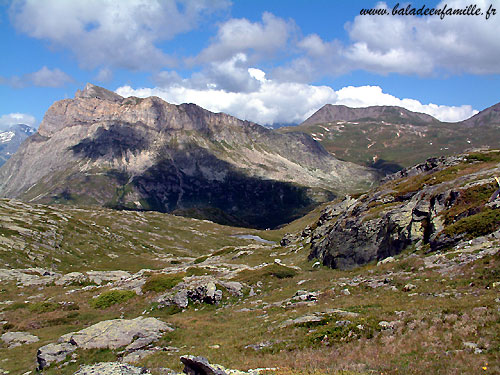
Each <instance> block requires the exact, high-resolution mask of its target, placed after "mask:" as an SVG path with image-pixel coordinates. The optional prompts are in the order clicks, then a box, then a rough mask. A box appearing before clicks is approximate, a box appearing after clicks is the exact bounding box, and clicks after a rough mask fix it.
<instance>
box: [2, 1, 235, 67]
mask: <svg viewBox="0 0 500 375" xmlns="http://www.w3.org/2000/svg"><path fill="white" fill-rule="evenodd" d="M229 4H230V3H229V1H227V0H183V1H176V0H148V1H144V0H127V1H123V0H71V1H60V0H16V1H14V2H13V4H12V6H11V8H10V18H11V21H12V23H13V24H14V26H15V27H16V29H17V30H18V31H21V32H23V33H25V34H27V35H29V36H31V37H33V38H37V39H42V40H47V41H49V42H50V43H51V44H52V45H53V46H55V47H62V48H65V49H68V50H70V51H72V53H73V54H74V55H75V56H76V57H77V59H78V61H79V63H80V65H81V66H83V67H85V68H89V69H93V68H96V67H98V66H100V65H106V66H113V67H119V68H125V69H131V70H147V69H150V68H158V67H162V66H169V65H172V64H174V59H173V58H172V57H171V56H168V55H167V54H166V53H164V52H163V51H162V50H161V49H160V48H159V47H158V46H157V45H158V43H159V42H161V41H165V40H171V39H172V38H174V37H175V36H176V35H178V34H181V33H184V32H187V31H190V30H192V29H194V28H196V27H197V25H198V23H199V22H200V19H202V17H203V16H205V15H207V14H209V13H211V12H214V11H216V10H218V9H223V8H226V7H228V6H229Z"/></svg>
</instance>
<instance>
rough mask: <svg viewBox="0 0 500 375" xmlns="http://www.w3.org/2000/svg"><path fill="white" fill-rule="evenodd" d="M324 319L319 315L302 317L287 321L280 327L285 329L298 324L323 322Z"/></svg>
mask: <svg viewBox="0 0 500 375" xmlns="http://www.w3.org/2000/svg"><path fill="white" fill-rule="evenodd" d="M322 320H323V318H322V317H321V316H318V315H304V316H300V317H298V318H296V319H287V320H285V321H284V322H283V323H281V324H280V325H279V328H285V327H289V326H293V325H297V324H306V323H314V322H321V321H322Z"/></svg>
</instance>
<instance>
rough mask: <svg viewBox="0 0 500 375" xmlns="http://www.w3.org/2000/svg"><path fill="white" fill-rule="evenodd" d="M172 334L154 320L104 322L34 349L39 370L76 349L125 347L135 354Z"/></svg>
mask: <svg viewBox="0 0 500 375" xmlns="http://www.w3.org/2000/svg"><path fill="white" fill-rule="evenodd" d="M169 331H173V328H172V327H170V326H169V325H168V324H167V323H165V322H162V321H161V320H159V319H156V318H144V317H142V316H141V317H138V318H135V319H114V320H105V321H102V322H99V323H97V324H94V325H93V326H90V327H88V328H85V329H82V330H81V331H78V332H71V333H67V334H66V335H63V336H61V337H60V338H59V340H58V341H57V343H52V344H48V345H45V346H42V347H41V348H40V349H38V353H37V361H38V367H39V368H40V369H43V368H45V367H47V366H49V365H50V364H52V363H57V362H61V361H63V360H64V359H65V358H66V356H67V355H68V354H70V353H72V352H73V351H75V350H76V349H104V348H109V349H116V348H121V347H126V349H127V350H129V351H134V350H139V349H142V348H144V347H146V346H147V345H149V344H151V343H152V342H153V341H156V340H158V339H159V338H160V337H161V336H162V334H163V333H164V332H169Z"/></svg>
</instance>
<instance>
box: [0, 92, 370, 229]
mask: <svg viewBox="0 0 500 375" xmlns="http://www.w3.org/2000/svg"><path fill="white" fill-rule="evenodd" d="M377 178H378V176H377V175H376V173H374V172H373V171H372V170H369V169H367V168H364V167H360V166H357V165H354V164H352V163H345V162H341V161H339V160H337V159H336V158H334V157H332V156H331V154H329V153H328V152H327V151H325V149H324V148H323V147H322V146H321V145H320V144H319V143H317V142H316V141H314V140H313V139H312V138H311V137H310V136H308V135H305V134H303V133H296V134H281V133H278V132H276V131H273V130H270V129H266V128H264V127H262V126H260V125H257V124H254V123H251V122H248V121H242V120H239V119H237V118H235V117H232V116H229V115H227V114H224V113H212V112H209V111H207V110H205V109H203V108H201V107H198V106H196V105H194V104H182V105H172V104H169V103H166V102H164V101H163V100H161V99H159V98H157V97H150V98H146V99H140V98H134V97H131V98H122V97H121V96H119V95H117V94H115V93H113V92H111V91H108V90H106V89H103V88H101V87H97V86H94V85H91V84H88V85H87V86H86V88H85V89H84V90H83V91H78V92H77V94H76V96H75V98H74V99H65V100H61V101H59V102H56V103H54V104H53V105H52V106H51V107H50V108H49V110H48V111H47V113H46V115H45V117H44V119H43V121H42V123H41V125H40V127H39V130H38V133H37V134H35V135H34V136H33V137H31V138H30V139H29V140H28V141H27V142H25V144H23V146H22V147H21V148H20V149H19V150H18V152H17V153H16V154H15V155H14V156H13V157H12V158H11V159H10V160H9V161H8V162H7V163H6V164H5V165H4V167H3V168H2V169H0V193H1V194H2V195H3V196H6V197H17V198H22V199H25V200H29V201H34V202H41V203H51V202H56V203H66V202H67V203H72V204H94V205H105V206H109V207H115V208H129V209H146V210H157V211H162V212H174V213H179V214H183V215H189V216H193V217H198V218H208V219H210V220H214V221H217V222H221V223H227V224H237V225H244V226H252V227H272V226H276V225H279V224H282V223H284V222H287V221H289V220H291V219H293V218H295V217H297V216H298V215H300V214H301V213H303V212H305V211H306V210H307V209H308V208H309V207H310V206H312V205H314V204H316V203H317V202H321V201H325V200H327V199H330V198H331V197H332V196H333V195H334V194H337V193H345V192H348V191H356V190H359V189H365V188H366V187H367V186H370V185H371V184H373V183H374V182H376V180H377Z"/></svg>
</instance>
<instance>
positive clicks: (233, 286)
mask: <svg viewBox="0 0 500 375" xmlns="http://www.w3.org/2000/svg"><path fill="white" fill-rule="evenodd" d="M219 284H220V285H222V286H223V287H224V288H226V289H227V291H228V292H229V294H231V295H232V296H235V297H241V296H242V295H243V284H242V283H239V282H237V281H222V280H221V281H219Z"/></svg>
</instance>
